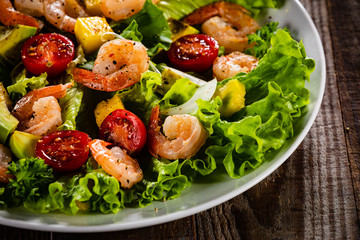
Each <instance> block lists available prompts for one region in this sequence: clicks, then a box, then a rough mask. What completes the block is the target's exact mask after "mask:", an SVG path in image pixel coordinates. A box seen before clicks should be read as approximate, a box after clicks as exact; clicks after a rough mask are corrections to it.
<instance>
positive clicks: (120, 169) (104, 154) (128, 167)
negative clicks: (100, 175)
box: [89, 139, 143, 188]
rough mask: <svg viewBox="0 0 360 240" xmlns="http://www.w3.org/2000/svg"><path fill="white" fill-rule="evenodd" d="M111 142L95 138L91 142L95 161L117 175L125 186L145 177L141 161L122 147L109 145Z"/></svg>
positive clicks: (110, 173) (129, 186)
mask: <svg viewBox="0 0 360 240" xmlns="http://www.w3.org/2000/svg"><path fill="white" fill-rule="evenodd" d="M109 145H112V144H111V143H108V142H105V141H103V140H99V139H95V140H92V141H91V142H90V143H89V147H90V151H91V153H92V155H93V157H94V159H95V161H96V162H97V163H98V164H99V165H100V166H101V167H102V169H103V170H104V171H105V172H106V173H108V174H109V175H111V176H113V177H115V178H116V179H117V180H118V181H119V182H120V183H121V186H122V187H124V188H131V187H132V186H133V185H134V184H136V183H138V182H140V181H141V180H142V179H143V172H142V170H141V168H140V166H139V163H138V162H137V161H136V160H135V159H133V158H131V157H130V156H129V155H127V154H126V153H125V152H124V151H123V150H122V149H121V148H120V147H113V148H112V149H111V150H110V149H108V148H107V146H109Z"/></svg>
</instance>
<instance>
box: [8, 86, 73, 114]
mask: <svg viewBox="0 0 360 240" xmlns="http://www.w3.org/2000/svg"><path fill="white" fill-rule="evenodd" d="M72 86H73V83H72V82H71V83H66V84H59V85H54V86H49V87H44V88H39V89H35V90H32V91H30V92H28V93H27V94H26V95H25V96H23V97H22V98H21V99H20V100H19V101H18V102H17V103H16V105H15V106H14V108H13V110H12V112H11V113H12V115H14V117H16V118H17V119H18V120H19V121H24V120H27V119H29V118H30V117H31V115H32V113H33V111H32V107H33V105H34V102H36V101H37V100H39V99H40V98H43V97H48V96H53V97H55V98H56V99H60V98H62V97H64V96H65V95H66V91H67V89H68V88H71V87H72Z"/></svg>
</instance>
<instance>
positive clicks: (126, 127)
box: [100, 109, 147, 155]
mask: <svg viewBox="0 0 360 240" xmlns="http://www.w3.org/2000/svg"><path fill="white" fill-rule="evenodd" d="M146 137H147V133H146V127H145V125H144V123H143V122H142V121H141V120H140V118H139V117H137V116H136V115H135V114H133V113H132V112H130V111H128V110H125V109H117V110H115V111H113V112H111V113H110V114H109V115H108V116H107V117H106V118H105V119H104V121H103V122H102V123H101V125H100V138H101V139H103V140H105V141H107V142H112V143H114V144H115V145H118V146H120V147H122V148H123V149H125V150H127V151H128V154H129V155H132V154H137V153H139V152H140V151H141V150H142V148H143V147H144V145H145V143H146Z"/></svg>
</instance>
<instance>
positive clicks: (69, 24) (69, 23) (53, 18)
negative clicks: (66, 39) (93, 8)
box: [44, 0, 88, 33]
mask: <svg viewBox="0 0 360 240" xmlns="http://www.w3.org/2000/svg"><path fill="white" fill-rule="evenodd" d="M76 3H77V2H76V1H74V0H73V1H70V0H60V1H59V0H44V6H45V9H44V10H45V11H44V17H45V18H46V20H47V21H48V22H50V23H51V24H52V25H54V26H56V27H58V28H59V29H61V30H64V31H66V32H71V33H74V28H75V23H76V17H86V16H88V14H87V13H86V12H85V10H84V9H83V7H82V6H80V5H79V4H77V5H75V6H74V7H68V6H67V5H70V4H71V5H74V4H76ZM66 9H71V11H72V12H73V13H74V14H73V16H70V15H69V12H67V11H66ZM75 15H76V16H75Z"/></svg>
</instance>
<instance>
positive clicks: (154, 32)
mask: <svg viewBox="0 0 360 240" xmlns="http://www.w3.org/2000/svg"><path fill="white" fill-rule="evenodd" d="M134 21H135V22H136V23H137V25H138V27H134V23H133V22H134ZM129 25H132V26H131V28H134V29H133V31H134V33H133V34H131V35H132V36H137V38H138V39H140V40H141V42H142V43H143V44H144V45H145V46H146V47H147V48H148V54H149V56H154V55H155V54H157V53H158V52H159V51H160V49H165V50H167V49H169V47H170V44H171V31H170V28H169V25H168V23H167V21H166V19H165V17H164V15H163V12H162V11H161V10H160V9H158V8H157V7H156V6H155V5H154V4H153V3H152V1H151V0H146V2H145V4H144V7H143V9H142V10H141V11H140V12H138V13H137V14H135V15H134V16H132V17H130V18H128V19H126V20H122V21H119V22H112V23H111V25H110V26H111V28H112V29H113V30H114V31H115V32H117V33H121V32H122V31H123V30H124V29H126V28H127V27H128V26H129ZM131 28H128V29H127V32H126V36H129V34H130V32H129V31H130V29H131ZM139 33H140V34H141V35H142V37H139Z"/></svg>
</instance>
